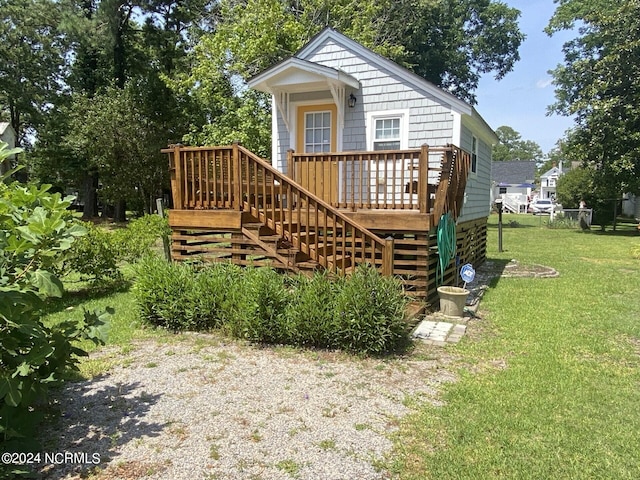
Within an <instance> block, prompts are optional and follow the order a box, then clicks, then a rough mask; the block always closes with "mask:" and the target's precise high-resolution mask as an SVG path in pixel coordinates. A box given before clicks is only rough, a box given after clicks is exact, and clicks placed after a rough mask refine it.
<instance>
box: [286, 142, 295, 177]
mask: <svg viewBox="0 0 640 480" xmlns="http://www.w3.org/2000/svg"><path fill="white" fill-rule="evenodd" d="M293 152H294V150H293V149H292V148H290V149H289V150H287V177H289V178H290V179H291V180H293V181H294V182H295V181H296V177H295V175H294V173H295V166H294V164H293Z"/></svg>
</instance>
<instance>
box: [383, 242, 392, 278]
mask: <svg viewBox="0 0 640 480" xmlns="http://www.w3.org/2000/svg"><path fill="white" fill-rule="evenodd" d="M393 243H394V241H393V238H392V237H388V238H385V239H384V250H383V252H382V275H384V276H385V277H390V276H392V275H393V255H394V253H393Z"/></svg>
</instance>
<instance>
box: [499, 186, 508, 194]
mask: <svg viewBox="0 0 640 480" xmlns="http://www.w3.org/2000/svg"><path fill="white" fill-rule="evenodd" d="M505 193H507V187H500V195H504V194H505Z"/></svg>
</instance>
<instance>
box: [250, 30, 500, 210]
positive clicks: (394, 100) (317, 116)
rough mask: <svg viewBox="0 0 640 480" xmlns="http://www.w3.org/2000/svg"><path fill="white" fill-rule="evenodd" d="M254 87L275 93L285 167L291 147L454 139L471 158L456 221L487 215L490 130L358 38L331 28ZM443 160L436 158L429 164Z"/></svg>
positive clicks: (275, 149) (393, 146)
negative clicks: (459, 211) (463, 199)
mask: <svg viewBox="0 0 640 480" xmlns="http://www.w3.org/2000/svg"><path fill="white" fill-rule="evenodd" d="M249 87H251V88H254V89H256V90H259V91H263V92H267V93H270V94H271V95H272V105H273V123H272V131H273V145H272V159H271V161H272V163H273V164H274V165H275V166H276V167H277V168H278V169H279V170H280V171H283V172H286V169H287V151H288V150H289V149H293V150H295V151H297V152H345V151H363V150H400V149H414V148H420V147H421V146H422V145H423V144H427V145H429V146H431V147H442V146H446V145H448V144H453V145H456V146H459V147H461V148H462V149H464V150H466V151H467V152H469V153H470V154H471V156H472V165H471V173H470V175H469V178H468V181H467V186H466V190H465V203H464V207H463V209H462V213H461V216H460V218H459V222H464V221H467V220H473V219H476V218H482V217H486V216H488V214H489V211H490V191H491V180H490V178H491V149H492V145H493V144H495V143H497V142H498V138H497V136H496V135H495V133H494V132H493V130H492V129H491V128H490V127H489V126H488V125H487V123H486V122H485V121H484V120H483V118H482V117H481V116H480V115H479V114H478V112H477V111H476V110H475V109H474V108H473V107H472V106H471V105H469V104H467V103H466V102H464V101H462V100H460V99H458V98H457V97H455V96H453V95H452V94H450V93H449V92H446V91H445V90H442V89H440V88H438V87H436V86H435V85H434V84H432V83H430V82H428V81H426V80H425V79H424V78H422V77H420V76H418V75H416V74H414V73H412V72H410V71H408V70H407V69H405V68H403V67H401V66H400V65H398V64H396V63H394V62H392V61H391V60H389V59H387V58H384V57H382V56H380V55H378V54H376V53H374V52H373V51H371V50H369V49H368V48H366V47H364V46H362V45H360V44H359V43H357V42H355V41H354V40H351V39H350V38H348V37H346V36H344V35H342V34H341V33H338V32H337V31H335V30H332V29H330V28H327V29H325V30H323V31H322V32H320V33H319V34H318V35H316V36H315V37H314V38H312V39H311V40H310V41H309V43H307V45H305V46H304V47H303V48H302V49H301V50H300V51H299V52H298V53H296V54H295V55H294V56H293V57H290V58H288V59H286V60H284V61H282V62H280V63H278V64H276V65H274V66H272V67H271V68H269V69H267V70H266V71H264V72H262V73H261V74H259V75H257V76H256V77H254V78H252V79H251V80H250V81H249ZM439 161H440V157H439V156H437V157H436V156H434V157H433V158H431V159H430V165H433V166H436V165H438V164H439ZM403 168H406V169H407V170H408V168H410V167H408V166H407V167H403ZM372 170H373V169H372ZM365 175H369V176H370V177H371V185H372V188H376V187H374V185H377V184H378V183H379V182H380V181H385V179H384V178H381V177H380V175H378V174H377V173H376V172H375V171H371V172H365ZM432 181H433V182H435V179H432ZM345 183H346V182H345ZM340 185H341V186H340V188H344V186H343V185H342V182H340ZM347 188H348V186H347ZM392 188H395V189H397V187H392ZM404 193H405V192H400V191H398V192H395V193H394V194H395V195H402V194H404Z"/></svg>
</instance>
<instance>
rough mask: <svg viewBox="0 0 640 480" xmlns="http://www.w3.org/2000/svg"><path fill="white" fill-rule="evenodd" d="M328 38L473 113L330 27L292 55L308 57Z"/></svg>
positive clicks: (446, 94) (416, 76) (414, 85)
mask: <svg viewBox="0 0 640 480" xmlns="http://www.w3.org/2000/svg"><path fill="white" fill-rule="evenodd" d="M328 40H333V41H334V42H336V43H338V44H340V45H341V46H342V47H344V48H347V49H349V50H351V51H353V52H355V53H356V54H358V55H359V56H360V57H362V58H365V59H367V60H369V61H371V62H372V63H374V64H376V65H377V66H379V67H382V68H384V69H386V70H388V71H390V72H391V73H393V74H395V75H398V76H400V77H401V78H403V79H404V80H406V81H407V82H408V83H409V84H411V85H412V86H413V87H414V88H418V89H423V90H426V91H428V92H429V94H431V95H433V96H434V97H435V98H436V99H438V100H439V101H441V102H442V103H444V104H448V105H451V108H452V109H453V110H455V111H457V112H458V113H461V114H463V113H464V114H466V115H472V114H473V108H472V107H471V105H469V104H468V103H466V102H464V101H463V100H460V99H459V98H458V97H456V96H455V95H453V94H451V93H449V92H447V91H446V90H443V89H442V88H440V87H438V86H436V85H434V84H433V83H431V82H429V81H428V80H425V79H424V78H422V77H421V76H420V75H417V74H415V73H413V72H412V71H410V70H407V69H406V68H404V67H402V66H400V65H398V64H397V63H396V62H394V61H392V60H389V59H388V58H386V57H383V56H382V55H378V54H377V53H375V52H374V51H373V50H370V49H368V48H367V47H365V46H364V45H361V44H359V43H358V42H356V41H355V40H352V39H350V38H349V37H347V36H346V35H343V34H342V33H340V32H338V31H337V30H334V29H332V28H330V27H327V28H325V29H324V30H322V31H321V32H320V33H318V34H317V35H315V36H314V37H313V38H311V40H309V42H308V43H307V44H306V45H305V46H303V47H302V48H301V49H300V50H298V52H297V53H296V54H295V55H294V56H295V57H298V58H302V59H306V58H308V57H310V56H311V55H312V54H313V53H314V52H315V50H316V49H317V48H319V47H320V46H322V45H323V44H324V43H325V42H327V41H328Z"/></svg>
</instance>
